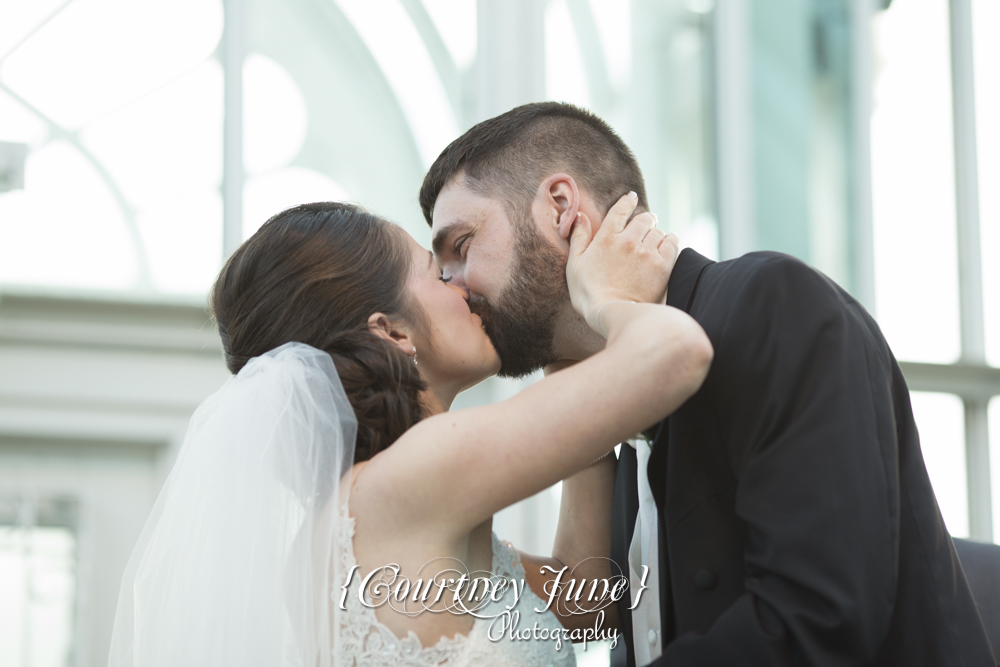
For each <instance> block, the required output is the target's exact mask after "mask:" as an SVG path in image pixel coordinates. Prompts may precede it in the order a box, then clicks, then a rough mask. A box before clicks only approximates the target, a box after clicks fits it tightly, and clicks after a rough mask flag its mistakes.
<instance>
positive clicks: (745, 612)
mask: <svg viewBox="0 0 1000 667" xmlns="http://www.w3.org/2000/svg"><path fill="white" fill-rule="evenodd" d="M867 323H870V320H869V319H868V318H867V315H865V314H864V313H863V311H862V310H861V307H860V306H859V305H858V304H857V303H856V302H854V301H853V300H852V299H850V297H848V296H846V295H845V294H844V293H843V292H841V291H840V290H839V289H838V288H837V287H836V286H834V285H833V284H832V283H831V282H830V281H829V280H828V279H826V278H825V277H823V276H822V275H821V274H819V273H817V272H816V271H814V270H812V269H810V268H809V267H808V266H806V265H804V264H802V263H801V262H798V261H797V260H793V259H791V258H784V257H780V258H772V259H769V260H767V261H766V262H765V263H764V265H763V266H762V267H760V268H758V269H757V270H756V271H755V272H754V273H753V274H752V275H750V276H748V277H747V279H746V281H745V283H744V286H743V287H742V288H741V289H740V292H739V294H738V296H737V297H736V299H735V300H734V302H733V304H732V307H731V311H730V314H729V316H728V317H727V319H726V323H725V325H724V327H723V329H722V333H721V336H720V339H719V341H718V342H717V344H716V353H715V360H714V362H713V373H715V374H716V375H717V377H716V381H715V382H713V384H712V386H711V387H710V388H709V390H710V391H711V392H713V394H712V395H711V399H712V400H713V405H715V406H717V408H718V411H717V418H718V420H719V424H718V426H719V429H720V431H721V435H722V440H723V441H724V442H725V443H726V447H727V449H728V451H727V454H728V459H729V462H730V465H731V467H732V474H733V475H734V477H735V479H736V480H737V487H736V498H735V506H736V513H737V515H738V516H739V518H740V519H741V520H742V521H744V522H745V525H746V526H747V531H748V538H747V547H746V551H745V554H744V562H745V575H746V578H745V582H744V584H745V590H746V592H745V593H744V594H743V595H742V596H741V597H740V598H739V599H738V600H737V601H736V602H735V603H734V604H733V605H732V606H731V607H729V608H728V609H727V610H726V611H725V612H724V613H723V614H722V615H721V616H720V617H719V618H718V619H717V620H716V622H715V623H714V625H713V626H712V627H711V628H710V629H709V630H708V631H707V632H706V633H704V634H694V633H687V634H683V635H680V636H679V637H677V638H676V639H675V640H674V641H673V642H672V643H671V644H670V645H669V646H668V647H667V648H666V650H665V651H664V654H663V656H661V658H660V660H659V661H658V663H659V664H662V665H727V664H741V665H751V664H752V665H776V666H777V665H856V664H868V663H869V662H872V661H873V660H874V659H875V657H876V655H877V653H878V650H879V649H880V643H881V641H882V638H884V637H885V634H886V631H887V629H888V626H889V622H890V619H891V616H892V610H893V604H894V599H895V591H896V580H897V565H896V563H897V551H898V535H899V517H898V514H899V508H898V500H897V498H898V472H897V469H898V468H897V466H896V463H895V461H896V457H895V451H896V432H895V427H894V419H893V401H892V391H891V389H892V387H891V375H890V372H889V369H888V366H887V365H888V364H889V363H890V361H889V359H890V357H889V353H888V348H887V347H886V346H885V343H884V340H883V339H882V338H881V335H880V334H878V332H877V329H876V328H874V326H873V325H871V328H870V327H869V324H867ZM654 664H656V663H654Z"/></svg>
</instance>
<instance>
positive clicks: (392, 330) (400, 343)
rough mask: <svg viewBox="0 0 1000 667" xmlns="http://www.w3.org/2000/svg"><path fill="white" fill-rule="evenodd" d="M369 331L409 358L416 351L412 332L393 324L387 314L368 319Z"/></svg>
mask: <svg viewBox="0 0 1000 667" xmlns="http://www.w3.org/2000/svg"><path fill="white" fill-rule="evenodd" d="M368 330H369V331H370V332H372V333H373V334H375V335H376V336H378V337H379V338H381V339H383V340H385V341H387V342H389V343H392V344H393V345H395V346H396V347H398V348H399V350H400V351H401V352H402V353H403V354H405V355H406V356H408V357H412V356H413V353H414V352H415V351H416V347H415V346H414V344H413V341H412V340H411V339H410V332H409V331H408V330H407V329H405V328H403V327H401V326H399V325H398V324H396V323H393V322H392V321H391V320H390V319H389V318H388V317H387V316H386V315H385V313H372V315H371V316H370V317H369V318H368Z"/></svg>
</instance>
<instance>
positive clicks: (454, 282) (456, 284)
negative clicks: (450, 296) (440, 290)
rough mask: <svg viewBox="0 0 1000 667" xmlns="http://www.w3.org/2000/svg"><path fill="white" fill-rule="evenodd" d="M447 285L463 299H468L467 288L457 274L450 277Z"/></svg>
mask: <svg viewBox="0 0 1000 667" xmlns="http://www.w3.org/2000/svg"><path fill="white" fill-rule="evenodd" d="M448 287H450V288H452V289H453V290H455V291H456V292H458V293H459V294H461V295H462V298H463V299H465V300H466V301H468V300H469V288H468V287H466V286H465V285H464V284H462V283H461V281H460V279H459V278H458V277H457V276H456V277H455V278H452V279H451V281H450V282H449V283H448Z"/></svg>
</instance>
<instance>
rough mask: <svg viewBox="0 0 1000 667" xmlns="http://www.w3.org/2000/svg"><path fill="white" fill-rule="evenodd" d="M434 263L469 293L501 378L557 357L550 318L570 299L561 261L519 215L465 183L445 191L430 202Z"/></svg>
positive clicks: (528, 216)
mask: <svg viewBox="0 0 1000 667" xmlns="http://www.w3.org/2000/svg"><path fill="white" fill-rule="evenodd" d="M432 234H433V248H434V257H435V259H436V260H437V262H438V264H439V265H440V266H441V269H442V271H443V273H444V277H445V278H446V279H448V278H450V280H451V281H450V284H451V285H454V286H457V287H461V288H462V289H464V290H466V291H467V292H468V293H469V308H470V309H471V310H472V312H474V313H476V314H477V315H479V316H480V317H481V318H482V320H483V328H485V329H486V333H487V334H488V335H489V337H490V339H491V341H492V342H493V347H494V348H495V349H496V351H497V354H498V355H499V356H500V362H501V368H500V373H499V374H500V376H501V377H521V376H524V375H527V374H529V373H531V372H532V371H534V370H537V369H538V368H541V367H542V366H544V365H546V364H548V363H551V362H553V361H555V360H556V359H557V357H556V354H555V351H554V348H553V337H554V334H555V326H556V319H557V317H558V315H559V313H560V312H561V310H562V308H563V306H564V304H566V303H568V301H569V291H568V288H567V286H566V256H565V254H563V253H562V252H560V251H559V250H558V249H557V247H556V246H555V245H554V244H553V243H552V242H551V241H550V240H549V239H547V238H546V237H545V236H544V235H543V234H542V233H541V232H540V231H539V229H538V226H537V225H536V223H535V220H534V219H533V218H532V216H531V213H530V212H529V211H528V210H527V209H525V210H524V211H523V213H521V214H520V215H517V216H515V217H513V218H512V217H511V216H510V215H508V212H507V210H506V209H505V208H504V206H503V205H502V203H501V202H500V201H498V200H496V199H493V198H490V197H485V196H483V195H481V194H478V193H476V192H474V191H473V190H471V189H470V188H468V187H466V186H465V185H464V179H462V178H461V177H459V178H458V179H456V180H453V181H452V182H450V183H449V184H448V185H446V186H445V187H444V188H443V189H442V190H441V193H440V194H439V195H438V198H437V200H436V202H435V204H434V222H433V230H432Z"/></svg>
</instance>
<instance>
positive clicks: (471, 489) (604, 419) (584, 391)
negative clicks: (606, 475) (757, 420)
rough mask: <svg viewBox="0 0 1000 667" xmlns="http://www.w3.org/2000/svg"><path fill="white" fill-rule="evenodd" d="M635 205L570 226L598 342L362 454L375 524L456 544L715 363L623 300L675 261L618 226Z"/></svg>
mask: <svg viewBox="0 0 1000 667" xmlns="http://www.w3.org/2000/svg"><path fill="white" fill-rule="evenodd" d="M634 206H635V205H634V202H632V203H631V206H628V205H626V206H622V205H621V202H620V203H619V204H616V205H615V207H613V208H612V211H611V212H610V213H609V214H608V217H607V218H606V219H605V221H604V223H603V224H602V226H601V229H600V230H599V231H598V232H597V234H596V235H595V236H594V237H593V239H592V240H591V239H590V238H589V225H588V226H587V228H586V229H580V230H574V233H573V240H572V244H571V249H570V260H569V266H568V268H567V276H568V279H569V281H570V287H571V295H572V296H573V304H574V307H575V308H576V309H577V311H578V312H580V313H581V314H582V315H583V316H584V317H585V318H586V320H587V322H588V324H590V325H591V327H592V328H593V329H594V330H595V331H600V332H602V333H606V334H607V337H608V342H607V345H606V347H605V349H604V350H603V351H601V352H599V353H597V354H595V355H593V356H592V357H590V358H589V359H587V360H586V361H583V362H580V363H578V364H576V365H575V366H572V367H570V368H567V369H566V370H563V371H560V372H558V373H555V374H553V375H551V376H550V377H547V378H545V379H544V380H542V381H541V382H538V383H536V384H534V385H532V386H530V387H528V388H527V389H525V390H524V391H522V392H520V393H519V394H517V395H516V396H514V397H513V398H510V399H508V400H506V401H503V402H502V403H498V404H495V405H489V406H483V407H479V408H474V409H470V410H462V411H458V412H449V413H443V414H439V415H436V416H434V417H431V418H429V419H426V420H424V421H422V422H420V423H419V424H417V425H416V426H414V427H413V428H412V429H410V430H409V431H408V432H407V433H406V434H404V435H403V436H402V437H401V438H400V439H399V440H398V441H397V442H396V443H395V444H394V445H393V446H392V447H391V448H389V449H388V450H386V451H384V452H382V453H381V454H379V455H378V456H376V457H374V458H373V459H372V460H371V461H369V463H368V468H367V474H366V477H367V479H368V480H369V483H376V484H378V487H379V489H378V493H377V494H374V495H377V497H378V504H379V505H383V506H384V508H385V510H386V511H385V512H384V513H380V516H382V517H383V519H382V528H383V529H385V530H393V529H398V530H401V531H404V532H410V533H411V532H414V531H433V532H435V533H437V535H438V536H439V537H441V538H444V539H448V538H449V537H450V538H453V539H454V540H461V539H464V538H465V536H466V535H467V534H468V532H469V531H470V530H471V529H472V528H474V527H475V526H477V525H479V524H481V523H482V522H483V521H484V520H486V519H487V518H489V517H490V516H492V515H493V514H494V513H495V512H496V511H498V510H500V509H502V508H504V507H507V506H509V505H512V504H513V503H515V502H517V501H519V500H522V499H524V498H527V497H528V496H531V495H533V494H534V493H537V492H538V491H540V490H542V489H545V488H547V487H549V486H551V485H552V484H554V483H555V482H557V481H559V480H561V479H565V478H567V477H570V476H572V475H573V474H574V473H577V472H579V471H580V470H582V469H583V468H585V467H586V466H588V465H589V464H590V463H592V462H593V461H594V460H595V459H597V458H598V457H600V456H602V455H603V454H605V453H607V451H608V450H609V449H610V447H611V444H613V443H617V442H621V441H623V440H625V439H626V438H629V437H631V436H633V435H634V434H635V433H637V432H639V431H640V430H641V429H643V428H645V427H647V426H648V425H650V424H653V423H656V422H657V421H659V420H661V419H663V418H664V417H665V416H667V415H668V414H670V413H671V412H673V411H674V410H675V409H677V408H678V407H679V406H680V405H681V404H682V403H683V402H684V401H685V400H687V398H688V397H689V396H691V394H693V393H694V392H695V391H696V390H697V389H698V387H699V386H700V385H701V383H702V381H703V380H704V377H705V375H706V373H707V371H708V366H709V364H710V362H711V359H712V347H711V344H710V342H709V340H708V338H707V336H706V335H705V333H704V331H703V330H702V329H701V327H700V326H699V325H698V324H697V323H696V322H695V321H694V320H693V319H692V318H691V317H690V316H688V315H687V314H685V313H684V312H682V311H680V310H678V309H675V308H671V307H669V306H663V305H654V304H650V303H628V301H631V300H640V298H645V295H646V294H647V293H648V291H649V285H650V284H657V285H661V286H662V285H665V284H666V276H667V275H669V270H670V268H672V257H671V258H670V259H669V261H668V260H667V259H664V257H661V256H660V255H659V253H658V250H657V247H656V246H655V245H654V246H653V247H649V246H651V245H652V243H651V242H650V241H649V239H651V238H653V236H654V235H652V234H648V233H647V232H648V231H649V227H648V226H646V227H645V229H643V228H642V226H641V225H638V224H634V225H632V224H630V225H628V226H626V223H627V219H628V214H630V213H631V211H632V209H634ZM659 238H660V239H661V240H662V235H660V236H659ZM608 275H610V276H611V277H610V278H608V277H606V276H608ZM657 289H659V288H657ZM637 297H639V298H637ZM609 443H611V444H609ZM376 480H377V481H376ZM359 483H360V482H359ZM387 524H393V525H391V526H390V525H387Z"/></svg>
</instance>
